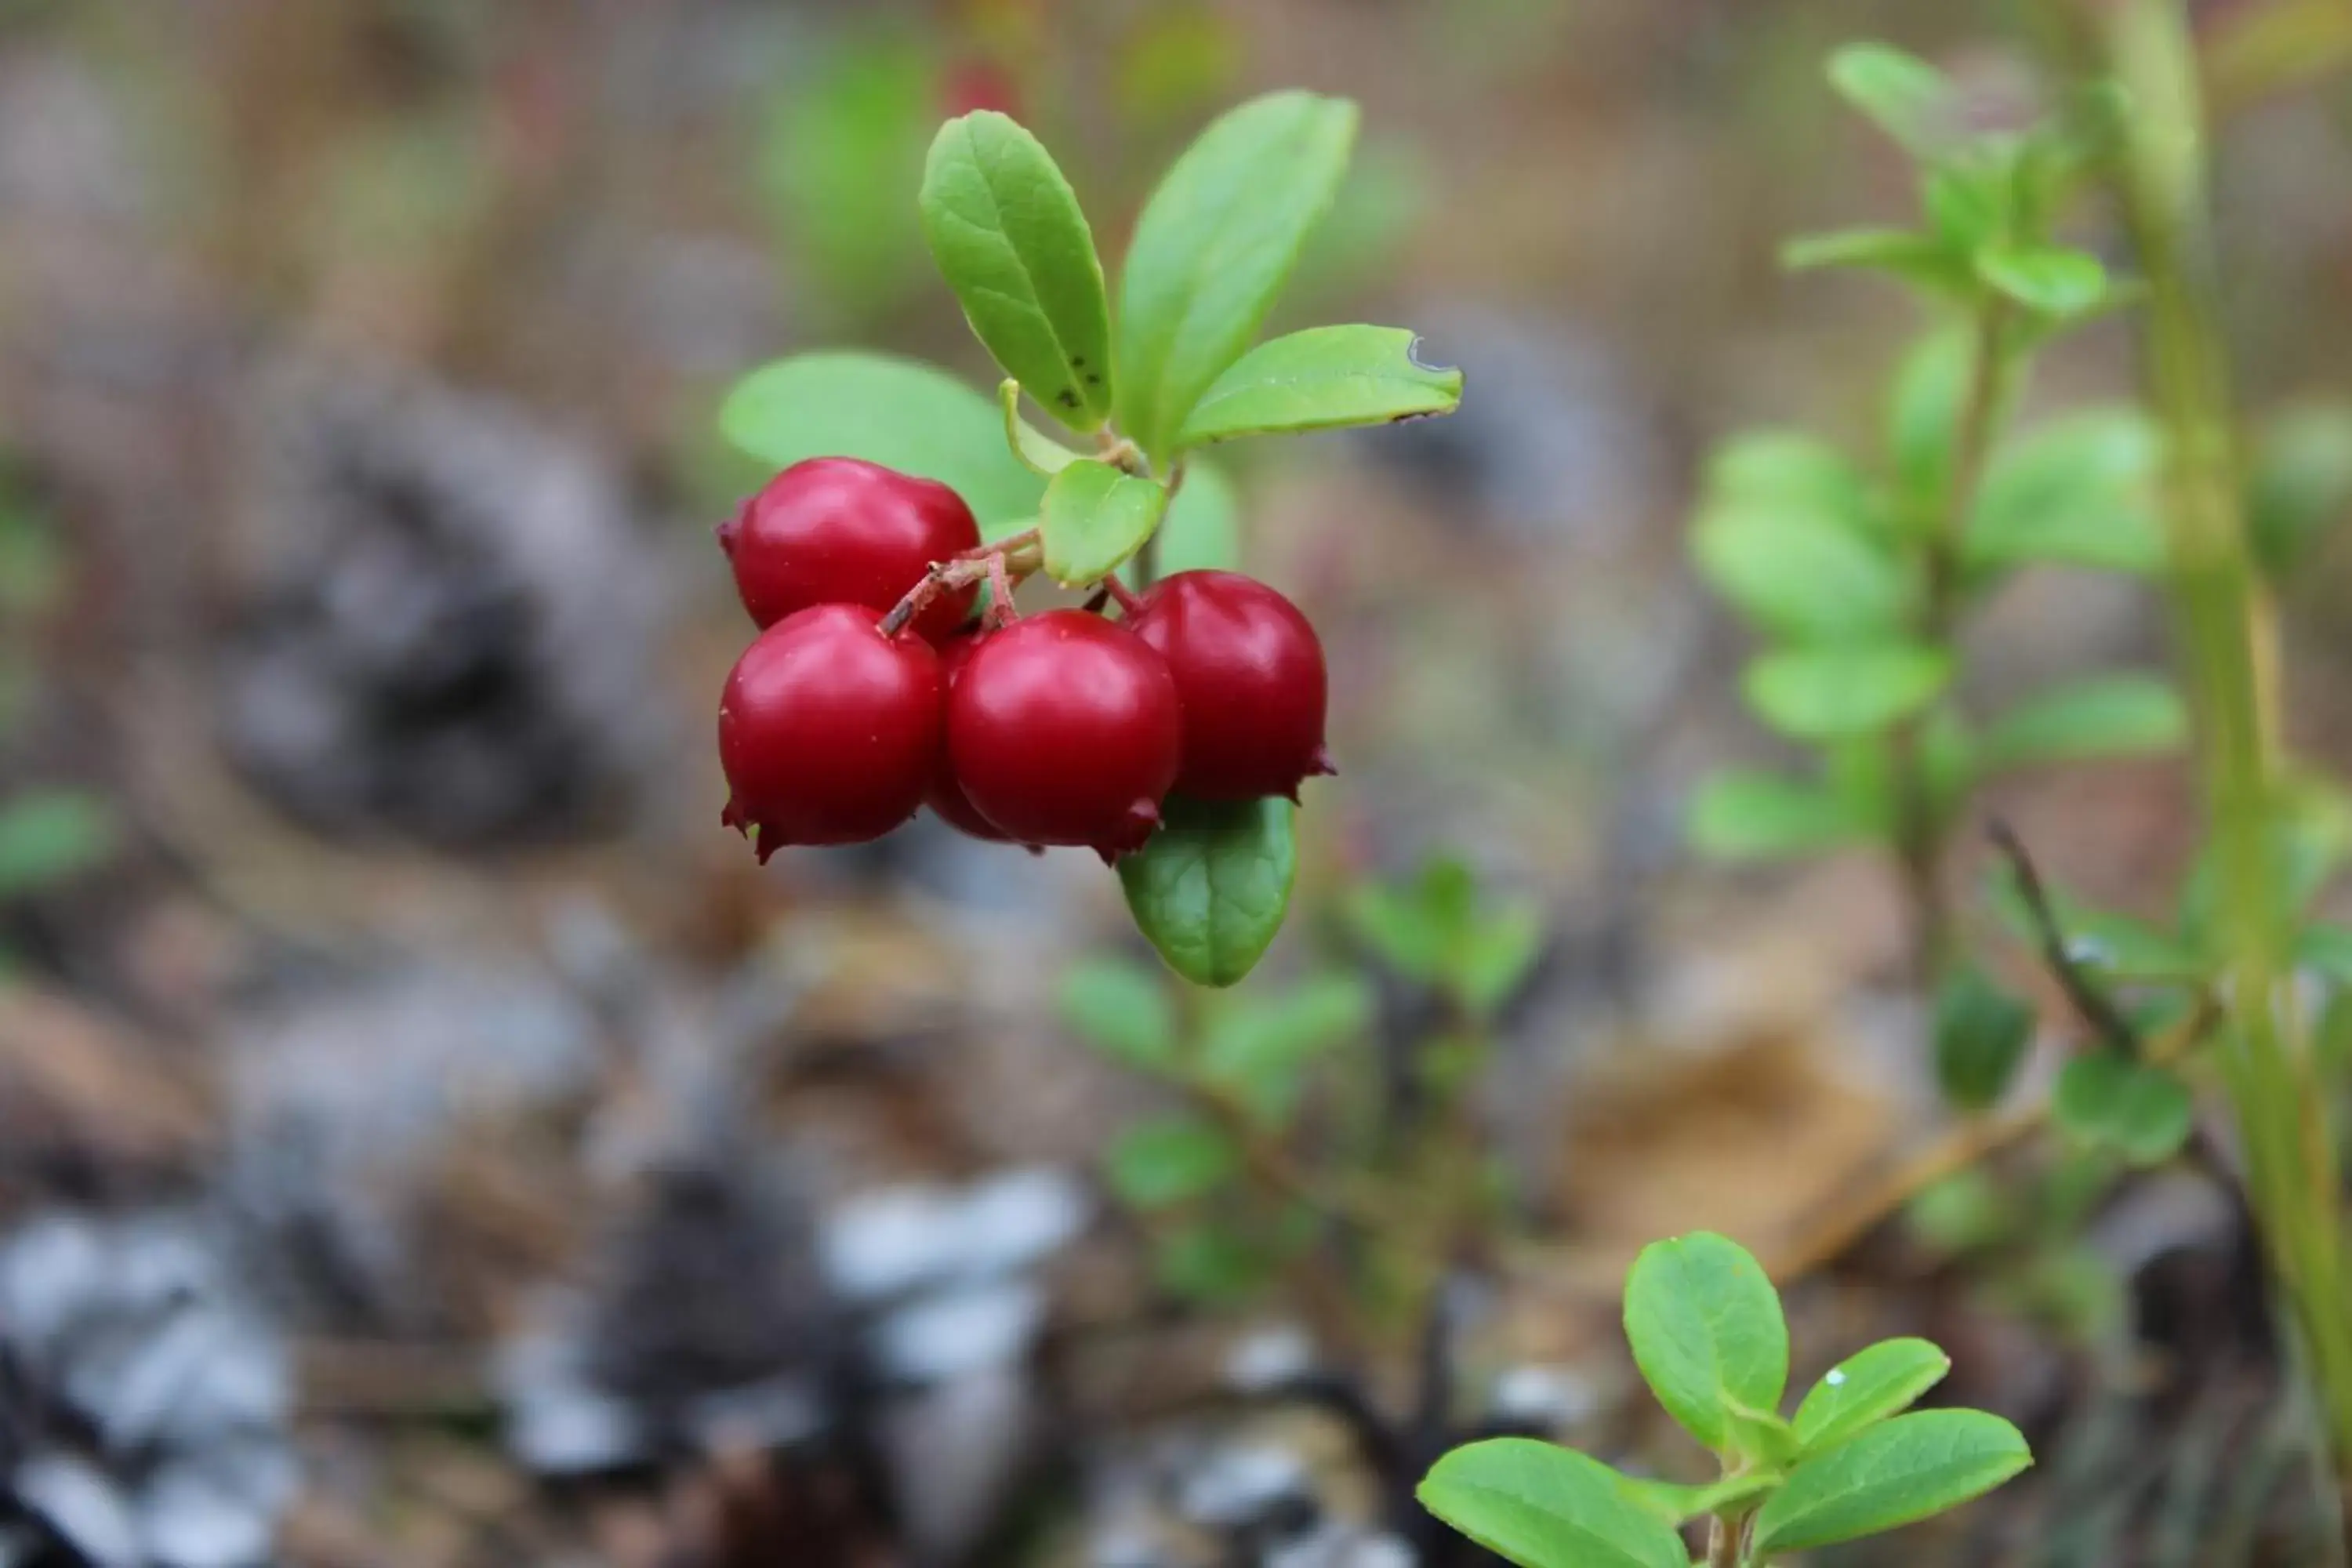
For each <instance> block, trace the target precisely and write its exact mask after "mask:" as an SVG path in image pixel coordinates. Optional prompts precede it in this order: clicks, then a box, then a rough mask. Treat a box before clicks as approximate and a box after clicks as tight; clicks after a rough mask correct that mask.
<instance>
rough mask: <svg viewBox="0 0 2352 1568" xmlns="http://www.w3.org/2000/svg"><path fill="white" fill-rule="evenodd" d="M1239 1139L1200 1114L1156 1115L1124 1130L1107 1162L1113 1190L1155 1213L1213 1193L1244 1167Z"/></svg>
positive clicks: (1125, 1198) (1129, 1202) (1133, 1204)
mask: <svg viewBox="0 0 2352 1568" xmlns="http://www.w3.org/2000/svg"><path fill="white" fill-rule="evenodd" d="M1241 1163H1242V1162H1241V1152H1240V1151H1239V1150H1237V1149H1235V1148H1234V1144H1233V1140H1231V1139H1229V1138H1227V1137H1226V1136H1225V1135H1224V1134H1223V1132H1221V1131H1218V1130H1217V1129H1216V1128H1214V1127H1212V1126H1211V1125H1209V1123H1207V1122H1205V1121H1202V1120H1201V1119H1200V1118H1199V1117H1196V1116H1186V1115H1181V1114H1179V1115H1173V1116H1160V1117H1154V1118H1152V1119H1151V1120H1150V1121H1139V1122H1137V1123H1136V1124H1135V1125H1134V1126H1132V1127H1129V1129H1128V1130H1127V1131H1124V1132H1122V1133H1120V1134H1119V1135H1118V1138H1117V1139H1116V1140H1114V1141H1113V1142H1112V1143H1111V1146H1110V1153H1109V1155H1108V1158H1107V1159H1106V1161H1105V1167H1106V1173H1107V1174H1108V1176H1109V1178H1110V1185H1111V1190H1112V1191H1113V1192H1115V1193H1117V1194H1118V1196H1119V1198H1120V1200H1121V1201H1122V1202H1124V1203H1126V1204H1127V1205H1129V1207H1131V1208H1137V1209H1141V1210H1144V1211H1146V1212H1150V1211H1151V1210H1153V1209H1164V1208H1170V1207H1172V1206H1174V1205H1178V1204H1184V1203H1190V1202H1192V1200H1193V1199H1195V1198H1202V1197H1206V1196H1208V1195H1209V1194H1211V1193H1213V1192H1215V1191H1217V1190H1218V1189H1219V1188H1221V1187H1223V1186H1224V1185H1226V1184H1228V1183H1230V1182H1231V1181H1232V1180H1233V1179H1234V1176H1235V1175H1237V1174H1239V1173H1240V1171H1241Z"/></svg>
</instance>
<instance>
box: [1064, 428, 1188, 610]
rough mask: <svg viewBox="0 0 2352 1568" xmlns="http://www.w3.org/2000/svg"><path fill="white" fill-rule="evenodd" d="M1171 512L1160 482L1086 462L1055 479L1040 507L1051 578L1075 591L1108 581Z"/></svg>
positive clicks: (1101, 464)
mask: <svg viewBox="0 0 2352 1568" xmlns="http://www.w3.org/2000/svg"><path fill="white" fill-rule="evenodd" d="M1166 510H1168V491H1167V489H1166V488H1165V487H1164V486H1162V485H1160V483H1158V482H1157V481H1156V480H1152V479H1139V478H1138V477H1137V476H1135V475H1133V474H1129V473H1122V472H1120V471H1119V470H1118V468H1113V467H1111V465H1110V464H1108V463H1105V462H1098V461H1097V460H1096V459H1095V458H1079V459H1077V460H1076V462H1074V463H1072V464H1070V466H1069V467H1067V468H1064V469H1063V470H1062V471H1061V472H1060V473H1058V474H1055V476H1054V478H1053V480H1052V482H1051V483H1049V484H1047V485H1046V487H1045V502H1044V504H1043V505H1042V506H1041V507H1040V508H1039V509H1038V514H1037V528H1038V532H1039V538H1040V542H1042V543H1043V544H1044V546H1045V574H1046V575H1047V576H1049V577H1051V578H1053V579H1054V581H1055V582H1056V583H1059V584H1063V585H1064V586H1066V587H1073V588H1076V587H1084V586H1085V585H1086V584H1089V583H1098V582H1100V581H1102V579H1104V578H1105V577H1108V576H1109V575H1110V574H1112V573H1113V572H1116V571H1117V570H1118V568H1119V565H1120V563H1123V562H1125V561H1126V560H1127V558H1128V557H1129V556H1130V555H1133V554H1134V553H1135V552H1137V551H1139V550H1140V549H1142V548H1143V544H1144V541H1146V540H1148V539H1150V537H1151V531H1152V530H1153V529H1155V528H1157V527H1159V526H1160V514H1161V513H1163V512H1165V511H1166Z"/></svg>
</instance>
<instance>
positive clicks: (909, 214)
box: [758, 36, 938, 318]
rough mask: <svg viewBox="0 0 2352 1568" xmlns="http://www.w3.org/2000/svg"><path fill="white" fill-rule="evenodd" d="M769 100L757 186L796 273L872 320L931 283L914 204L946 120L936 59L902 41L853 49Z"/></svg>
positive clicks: (830, 55) (857, 43) (863, 42)
mask: <svg viewBox="0 0 2352 1568" xmlns="http://www.w3.org/2000/svg"><path fill="white" fill-rule="evenodd" d="M808 63H809V68H808V69H805V70H800V71H795V72H794V73H793V79H791V80H789V81H787V82H784V83H782V84H781V85H779V86H777V87H776V88H774V89H772V90H770V91H769V92H768V93H767V95H766V97H767V103H766V106H765V108H764V110H763V113H762V120H763V124H762V126H761V138H760V149H759V170H758V173H759V179H760V184H761V191H762V193H763V194H764V195H766V197H767V198H768V200H769V202H770V203H771V204H772V207H773V208H774V221H775V228H776V231H777V238H778V239H779V240H780V241H781V242H782V247H783V248H784V250H785V252H786V254H787V255H788V256H789V258H790V259H791V262H792V265H793V271H794V272H795V273H796V274H797V275H799V276H802V277H805V278H808V279H812V280H813V281H814V282H815V283H816V284H817V285H818V286H819V289H820V290H821V292H822V294H823V295H824V296H825V298H826V299H827V301H828V302H829V303H831V304H832V305H834V306H835V309H836V310H845V311H846V312H847V313H849V314H850V315H852V316H854V317H859V318H864V317H868V316H871V315H872V314H874V313H876V312H877V311H880V310H884V309H885V308H887V307H888V306H889V305H891V304H893V303H894V302H896V301H898V300H900V299H902V298H904V297H905V296H906V295H907V294H908V292H909V291H910V290H911V289H912V288H913V286H914V285H915V284H916V283H918V282H920V281H921V280H922V279H923V271H924V269H923V238H922V234H921V231H920V228H919V224H918V220H917V214H916V211H915V205H914V204H913V203H911V202H909V201H908V199H907V193H908V191H910V190H912V189H913V188H914V187H915V184H916V183H917V182H918V181H919V180H920V179H921V178H922V175H923V148H924V144H925V142H927V141H928V139H929V136H930V134H931V127H932V123H933V121H934V119H935V118H936V116H937V114H938V110H936V109H935V108H934V107H933V102H934V97H935V93H936V91H937V81H936V79H937V74H938V72H937V68H936V66H935V65H934V63H933V57H932V55H931V53H930V52H929V50H927V49H925V48H924V47H921V45H920V44H919V43H918V42H917V41H915V40H913V39H911V38H908V37H902V36H885V37H866V38H857V39H853V40H851V41H849V42H846V43H845V44H843V45H842V46H841V47H836V48H832V49H828V50H826V51H824V54H823V55H822V56H821V57H820V58H815V59H813V60H811V61H809V62H808Z"/></svg>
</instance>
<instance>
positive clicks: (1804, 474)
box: [1706, 430, 1877, 533]
mask: <svg viewBox="0 0 2352 1568" xmlns="http://www.w3.org/2000/svg"><path fill="white" fill-rule="evenodd" d="M1706 497H1707V500H1709V501H1710V502H1711V503H1720V504H1723V505H1727V506H1733V507H1753V508H1755V509H1756V510H1759V511H1777V512H1804V513H1806V514H1808V515H1810V516H1812V517H1815V518H1819V519H1821V520H1822V521H1825V522H1830V523H1835V524H1837V525H1839V526H1840V527H1843V528H1845V529H1847V530H1848V531H1852V532H1854V533H1869V532H1872V531H1874V530H1875V529H1876V527H1877V520H1876V519H1875V518H1874V517H1873V516H1872V509H1871V504H1870V492H1869V487H1868V486H1867V485H1866V484H1865V483H1864V480H1863V477H1862V475H1861V474H1860V473H1859V472H1857V471H1856V470H1855V468H1854V466H1853V463H1852V462H1851V461H1850V460H1849V459H1848V458H1846V455H1845V454H1844V453H1843V452H1841V451H1839V450H1838V449H1837V448H1836V447H1832V446H1831V445H1830V444H1829V443H1828V442H1826V441H1823V440H1822V439H1820V438H1819V437H1813V436H1808V435H1806V434H1804V433H1803V432H1801V431H1796V430H1754V431H1749V432H1748V433H1746V434H1744V435H1739V436H1735V437H1731V438H1730V439H1728V440H1727V441H1725V442H1723V443H1722V444H1721V445H1720V446H1718V447H1716V449H1715V451H1714V452H1713V453H1712V454H1711V455H1710V456H1709V457H1708V458H1707V464H1706Z"/></svg>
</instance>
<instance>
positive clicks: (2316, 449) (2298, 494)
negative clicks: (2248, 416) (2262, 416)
mask: <svg viewBox="0 0 2352 1568" xmlns="http://www.w3.org/2000/svg"><path fill="white" fill-rule="evenodd" d="M2249 468H2250V470H2251V471H2250V473H2249V474H2248V477H2247V487H2246V488H2247V497H2246V514H2247V515H2246V526H2247V529H2248V531H2250V532H2251V534H2252V539H2253V544H2254V549H2255V552H2256V553H2257V554H2258V555H2259V556H2260V557H2261V559H2262V563H2263V568H2264V569H2265V570H2266V571H2268V572H2269V573H2270V574H2272V575H2273V576H2274V577H2275V576H2281V575H2284V574H2285V573H2287V572H2288V571H2290V570H2292V569H2293V568H2294V565H2295V563H2298V562H2300V561H2302V560H2304V559H2305V557H2306V555H2307V554H2308V552H2309V551H2310V550H2311V548H2312V547H2313V545H2314V544H2315V543H2316V542H2318V541H2319V540H2320V539H2321V538H2322V537H2323V536H2324V535H2325V534H2326V532H2327V531H2328V530H2329V529H2330V528H2332V527H2334V526H2335V525H2336V523H2338V522H2341V521H2343V520H2344V518H2345V517H2346V516H2347V515H2352V404H2344V403H2315V404H2310V405H2305V406H2303V407H2299V408H2294V409H2290V410H2288V411H2287V412H2286V413H2284V414H2281V415H2277V416H2273V417H2272V418H2271V419H2269V420H2268V421H2266V422H2265V423H2264V425H2263V429H2262V433H2261V435H2260V436H2259V437H2257V438H2256V439H2255V441H2254V443H2253V453H2252V459H2251V461H2250V463H2249Z"/></svg>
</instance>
